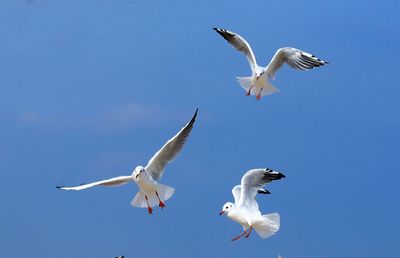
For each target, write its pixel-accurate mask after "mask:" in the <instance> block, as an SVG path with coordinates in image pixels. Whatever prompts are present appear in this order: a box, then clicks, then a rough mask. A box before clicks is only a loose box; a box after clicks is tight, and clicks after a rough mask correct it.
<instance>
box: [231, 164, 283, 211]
mask: <svg viewBox="0 0 400 258" xmlns="http://www.w3.org/2000/svg"><path fill="white" fill-rule="evenodd" d="M283 177H285V175H283V174H282V173H280V172H278V171H274V170H272V169H269V168H256V169H252V170H249V171H247V172H246V174H244V176H243V177H242V182H241V188H242V189H241V192H240V199H239V202H238V206H242V207H246V208H247V209H248V210H249V211H252V212H260V211H259V210H258V204H257V201H256V200H255V196H256V194H257V192H258V190H260V188H262V187H263V186H265V185H266V184H267V183H269V182H271V181H272V180H279V179H281V178H283Z"/></svg>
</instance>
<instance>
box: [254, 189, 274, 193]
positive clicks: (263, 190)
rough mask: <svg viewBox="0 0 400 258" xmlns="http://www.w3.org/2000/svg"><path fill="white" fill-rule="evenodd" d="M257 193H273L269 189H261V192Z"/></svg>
mask: <svg viewBox="0 0 400 258" xmlns="http://www.w3.org/2000/svg"><path fill="white" fill-rule="evenodd" d="M257 193H259V194H271V192H270V191H268V190H267V189H259V190H257Z"/></svg>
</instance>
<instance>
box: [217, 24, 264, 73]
mask: <svg viewBox="0 0 400 258" xmlns="http://www.w3.org/2000/svg"><path fill="white" fill-rule="evenodd" d="M214 30H215V31H216V32H217V33H218V34H219V35H221V36H222V37H223V38H224V39H226V40H227V41H228V42H229V44H231V45H232V46H233V47H234V48H235V49H236V50H238V51H240V52H242V53H243V54H244V55H245V56H246V58H247V60H248V61H249V63H250V67H251V70H252V71H254V68H255V66H256V65H257V62H256V57H255V56H254V53H253V50H252V49H251V47H250V44H249V43H248V42H247V41H246V40H245V39H244V38H243V37H241V36H240V35H239V34H236V33H234V32H231V31H228V30H225V29H218V28H214Z"/></svg>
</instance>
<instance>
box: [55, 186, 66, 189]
mask: <svg viewBox="0 0 400 258" xmlns="http://www.w3.org/2000/svg"><path fill="white" fill-rule="evenodd" d="M63 187H64V186H61V185H56V188H57V189H61V188H63Z"/></svg>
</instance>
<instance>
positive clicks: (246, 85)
mask: <svg viewBox="0 0 400 258" xmlns="http://www.w3.org/2000/svg"><path fill="white" fill-rule="evenodd" d="M236 79H237V80H238V83H239V84H240V86H241V87H242V88H243V89H244V90H245V91H248V90H249V89H250V88H251V85H253V77H236ZM260 88H262V89H263V90H262V91H261V96H266V95H272V94H274V93H276V92H279V89H278V88H276V87H275V86H274V85H272V84H271V83H270V82H269V81H268V80H267V78H266V77H264V76H260V78H259V79H258V81H257V83H256V85H255V87H252V88H251V91H250V95H257V94H258V93H259V90H260Z"/></svg>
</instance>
